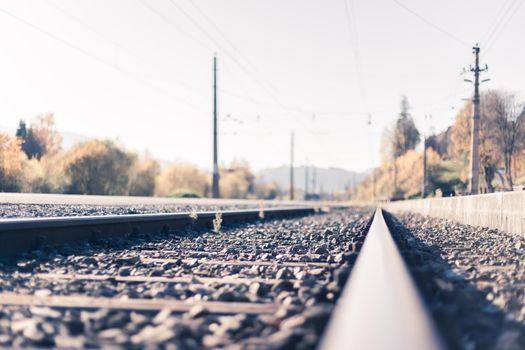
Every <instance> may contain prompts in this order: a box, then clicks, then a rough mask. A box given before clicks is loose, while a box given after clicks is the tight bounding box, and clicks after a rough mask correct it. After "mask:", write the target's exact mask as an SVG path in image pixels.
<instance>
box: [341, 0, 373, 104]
mask: <svg viewBox="0 0 525 350" xmlns="http://www.w3.org/2000/svg"><path fill="white" fill-rule="evenodd" d="M343 2H344V4H345V14H346V22H347V25H348V31H349V34H350V40H351V41H352V52H353V54H354V61H355V70H356V74H357V84H358V88H359V92H360V95H361V103H362V104H363V112H364V113H367V110H368V101H367V93H366V87H365V83H364V80H363V73H362V70H361V58H360V55H359V35H358V31H357V19H356V17H355V16H354V13H355V11H354V8H353V3H352V0H343ZM349 3H350V4H349Z"/></svg>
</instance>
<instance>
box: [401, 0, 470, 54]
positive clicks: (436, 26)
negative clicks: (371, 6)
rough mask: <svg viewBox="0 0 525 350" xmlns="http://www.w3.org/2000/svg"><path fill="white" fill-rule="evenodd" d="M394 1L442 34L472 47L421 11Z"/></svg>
mask: <svg viewBox="0 0 525 350" xmlns="http://www.w3.org/2000/svg"><path fill="white" fill-rule="evenodd" d="M392 1H393V2H394V3H396V4H397V5H398V6H399V7H401V8H403V9H404V10H405V11H407V12H409V13H411V14H412V15H414V16H415V17H417V18H418V19H419V20H420V21H422V22H424V23H426V24H427V25H429V26H431V27H432V28H434V29H435V30H437V31H439V32H440V33H441V34H444V35H446V36H448V37H449V38H451V39H453V40H454V41H456V42H457V43H459V44H461V45H464V46H469V47H470V45H469V44H468V43H467V42H466V41H465V40H463V39H461V38H459V37H458V36H456V35H454V34H452V33H450V32H449V31H446V30H445V29H443V28H441V27H439V26H438V25H436V24H434V23H432V22H431V21H430V20H428V19H426V18H425V17H423V16H421V15H420V14H419V13H417V12H415V11H414V10H412V9H410V8H409V7H407V6H406V5H405V4H403V3H401V2H400V1H398V0H392Z"/></svg>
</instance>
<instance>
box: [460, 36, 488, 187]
mask: <svg viewBox="0 0 525 350" xmlns="http://www.w3.org/2000/svg"><path fill="white" fill-rule="evenodd" d="M472 50H473V51H472V53H474V55H475V56H476V58H475V65H474V67H472V66H471V67H470V69H469V70H470V71H471V72H472V73H474V98H473V99H472V104H473V109H474V111H473V114H472V127H471V138H470V175H469V193H470V194H477V193H478V191H479V119H480V110H479V103H480V98H479V84H480V81H479V74H480V73H481V72H484V71H486V70H487V69H488V67H487V65H485V68H479V51H480V48H479V46H478V45H477V44H476V46H474V47H473V48H472ZM465 81H468V82H470V83H472V81H471V80H468V79H465ZM484 81H486V80H484Z"/></svg>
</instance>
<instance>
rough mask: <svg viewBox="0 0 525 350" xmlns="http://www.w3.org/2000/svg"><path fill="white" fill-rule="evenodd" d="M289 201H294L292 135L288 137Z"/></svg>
mask: <svg viewBox="0 0 525 350" xmlns="http://www.w3.org/2000/svg"><path fill="white" fill-rule="evenodd" d="M290 136H291V137H290V200H293V199H294V187H293V152H294V133H293V131H292V134H291V135H290Z"/></svg>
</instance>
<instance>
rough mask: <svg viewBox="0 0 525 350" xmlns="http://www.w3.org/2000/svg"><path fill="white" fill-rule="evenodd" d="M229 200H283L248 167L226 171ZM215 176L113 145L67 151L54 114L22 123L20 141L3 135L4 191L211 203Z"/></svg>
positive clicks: (0, 176) (0, 175)
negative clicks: (204, 200) (200, 199)
mask: <svg viewBox="0 0 525 350" xmlns="http://www.w3.org/2000/svg"><path fill="white" fill-rule="evenodd" d="M220 175H221V183H220V186H221V187H220V190H221V195H222V196H223V197H226V198H261V199H273V198H277V197H280V196H282V191H281V190H280V188H279V187H278V186H277V185H276V184H274V183H256V181H255V176H254V174H253V173H252V171H251V170H250V167H249V165H248V164H247V162H243V161H234V162H232V163H231V164H230V165H229V166H227V167H223V168H221V174H220ZM210 183H211V177H210V175H209V174H208V173H207V172H205V171H203V170H201V169H199V168H198V167H196V166H194V165H192V164H185V163H172V164H169V165H166V166H161V164H160V163H159V162H158V161H157V160H156V159H154V158H153V157H152V156H151V155H149V154H148V153H145V154H137V153H134V152H130V151H129V150H127V149H126V148H125V147H124V146H123V145H121V144H118V143H116V142H114V141H111V140H90V141H86V142H81V143H78V144H76V145H74V146H73V147H72V148H71V149H69V150H67V151H66V150H64V149H63V148H62V136H61V135H60V133H59V132H58V131H57V130H56V126H55V121H54V116H53V114H42V115H39V116H37V117H36V118H35V119H34V120H33V121H32V122H31V124H30V125H29V126H28V125H27V123H26V122H25V121H24V120H21V121H20V122H19V125H18V128H17V130H16V133H15V135H14V136H11V135H8V134H6V133H0V191H2V192H35V193H68V194H91V195H131V196H164V197H169V196H172V197H207V196H209V195H210V188H211V185H210Z"/></svg>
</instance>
